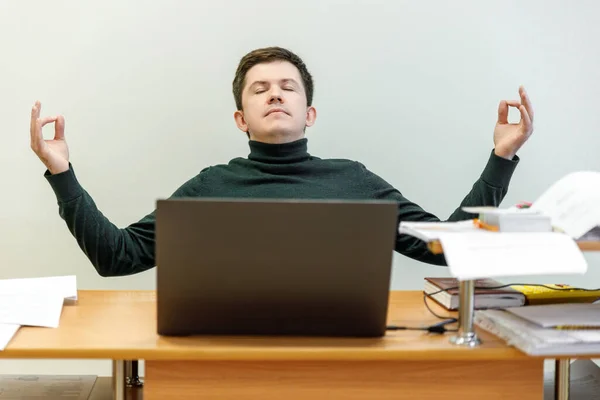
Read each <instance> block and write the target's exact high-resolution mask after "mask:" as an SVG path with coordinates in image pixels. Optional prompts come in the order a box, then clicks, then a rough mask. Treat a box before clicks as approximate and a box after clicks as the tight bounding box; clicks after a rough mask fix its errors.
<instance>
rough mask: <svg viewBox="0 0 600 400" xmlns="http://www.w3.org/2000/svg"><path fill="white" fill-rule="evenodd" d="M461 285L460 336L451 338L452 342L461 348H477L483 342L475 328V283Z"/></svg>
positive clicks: (468, 282) (466, 282)
mask: <svg viewBox="0 0 600 400" xmlns="http://www.w3.org/2000/svg"><path fill="white" fill-rule="evenodd" d="M459 285H460V289H459V296H460V298H459V306H458V307H459V308H458V335H456V336H453V337H451V338H450V342H452V343H453V344H456V345H459V346H467V347H477V346H479V345H480V344H481V340H480V339H479V337H478V336H477V333H475V329H474V326H473V325H474V324H473V319H474V313H475V281H473V280H468V281H461V282H460V284H459Z"/></svg>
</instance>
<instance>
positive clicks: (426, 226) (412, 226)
mask: <svg viewBox="0 0 600 400" xmlns="http://www.w3.org/2000/svg"><path fill="white" fill-rule="evenodd" d="M398 232H399V233H401V234H405V235H410V236H414V237H416V238H419V239H421V240H423V241H425V242H432V241H434V240H438V239H439V238H440V237H441V236H442V235H443V234H445V233H465V232H474V233H479V234H483V235H485V234H491V232H487V231H484V230H481V229H479V228H477V226H475V224H474V222H473V220H467V221H457V222H409V221H402V222H401V223H400V226H399V228H398Z"/></svg>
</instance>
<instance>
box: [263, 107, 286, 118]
mask: <svg viewBox="0 0 600 400" xmlns="http://www.w3.org/2000/svg"><path fill="white" fill-rule="evenodd" d="M277 113H282V114H286V115H287V112H286V111H285V110H284V109H283V108H272V109H270V110H269V111H267V113H266V114H265V116H267V115H271V114H277Z"/></svg>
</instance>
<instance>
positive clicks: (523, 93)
mask: <svg viewBox="0 0 600 400" xmlns="http://www.w3.org/2000/svg"><path fill="white" fill-rule="evenodd" d="M519 94H520V95H521V102H522V103H523V105H524V106H525V109H526V110H527V114H529V119H530V120H531V122H533V105H532V104H531V99H530V98H529V94H528V93H527V91H526V90H525V88H524V87H523V86H521V87H519Z"/></svg>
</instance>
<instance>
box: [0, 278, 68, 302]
mask: <svg viewBox="0 0 600 400" xmlns="http://www.w3.org/2000/svg"><path fill="white" fill-rule="evenodd" d="M48 291H52V292H55V293H59V294H60V295H61V296H63V297H64V299H65V300H77V279H76V277H75V275H66V276H49V277H40V278H14V279H1V280H0V295H2V294H4V295H6V294H14V293H16V294H23V293H39V292H48Z"/></svg>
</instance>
